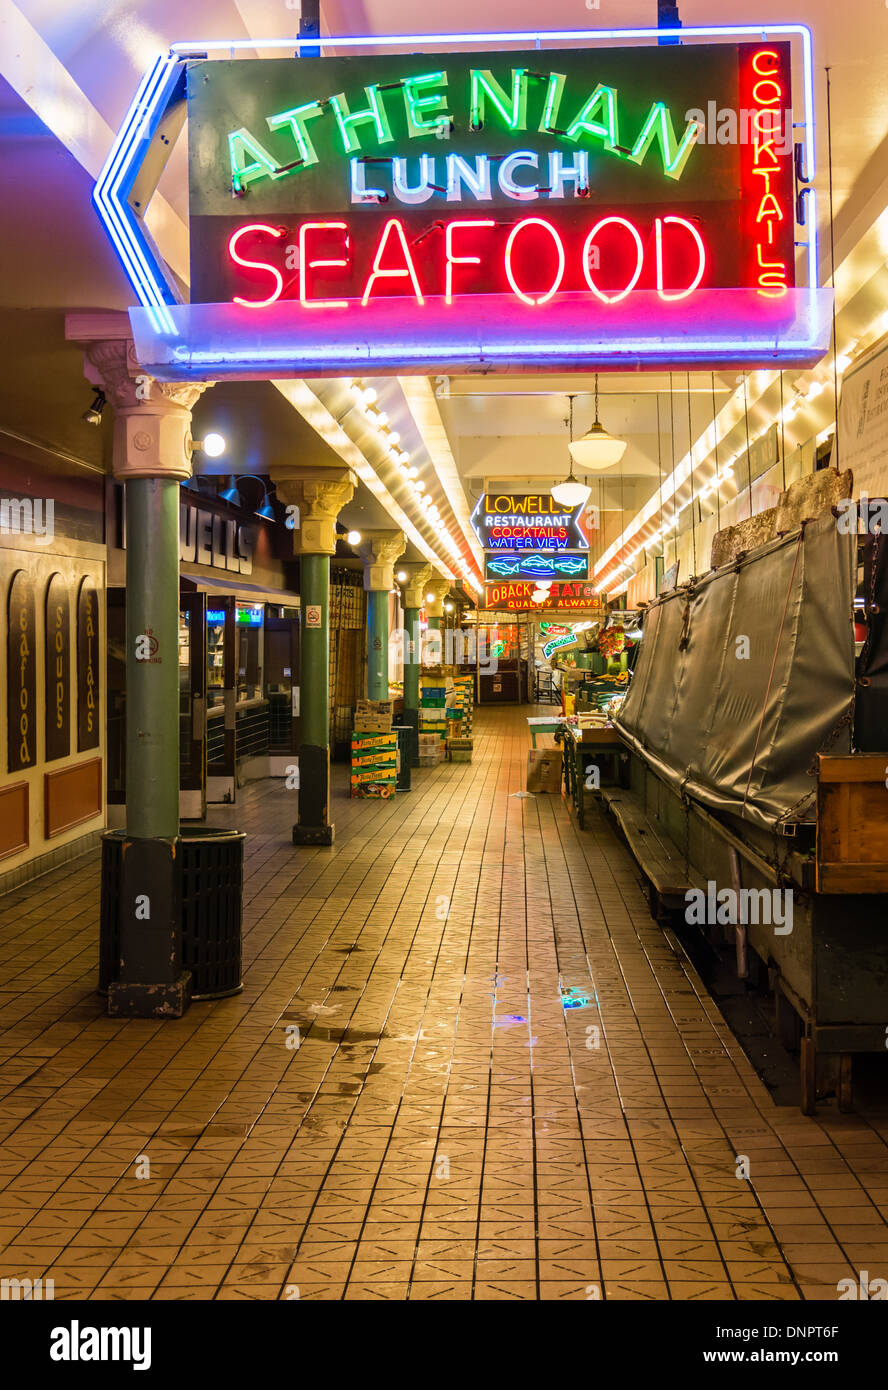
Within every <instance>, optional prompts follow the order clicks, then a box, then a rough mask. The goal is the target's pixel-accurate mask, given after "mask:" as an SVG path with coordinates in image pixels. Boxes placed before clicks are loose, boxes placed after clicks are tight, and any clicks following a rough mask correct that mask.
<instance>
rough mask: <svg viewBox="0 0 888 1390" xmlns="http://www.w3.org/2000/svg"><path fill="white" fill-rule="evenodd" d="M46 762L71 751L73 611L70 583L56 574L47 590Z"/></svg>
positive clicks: (66, 754)
mask: <svg viewBox="0 0 888 1390" xmlns="http://www.w3.org/2000/svg"><path fill="white" fill-rule="evenodd" d="M44 681H45V687H46V689H45V706H46V761H47V762H48V763H51V762H54V761H55V760H56V759H57V758H66V757H67V756H68V754H69V753H70V751H71V613H70V597H69V592H68V584H67V582H66V580H65V579H64V578H63V577H62V575H60V574H54V575H53V576H52V578H51V579H50V581H49V584H48V586H47V590H46V663H45V667H44Z"/></svg>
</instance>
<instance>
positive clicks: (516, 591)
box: [484, 579, 600, 612]
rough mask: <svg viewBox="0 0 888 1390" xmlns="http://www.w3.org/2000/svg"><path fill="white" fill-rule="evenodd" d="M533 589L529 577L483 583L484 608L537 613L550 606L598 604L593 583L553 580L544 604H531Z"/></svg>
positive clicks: (583, 606)
mask: <svg viewBox="0 0 888 1390" xmlns="http://www.w3.org/2000/svg"><path fill="white" fill-rule="evenodd" d="M535 588H536V583H535V581H533V580H527V579H519V580H516V581H514V582H509V583H503V584H485V586H484V607H485V608H494V609H502V608H505V609H507V610H508V611H509V612H532V611H536V612H539V611H540V610H541V609H542V610H543V611H545V610H546V609H550V608H558V609H567V608H573V609H584V610H585V609H590V608H598V607H600V599H599V595H598V590H597V589H596V587H595V585H594V584H589V583H584V582H579V581H577V582H571V581H569V580H565V581H557V582H555V583H553V584H552V587H551V589H550V590H549V598H548V599H547V601H546V602H545V603H534V602H533V601H532V599H531V597H530V596H531V594H532V593H533V591H534V589H535Z"/></svg>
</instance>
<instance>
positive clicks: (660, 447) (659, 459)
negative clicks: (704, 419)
mask: <svg viewBox="0 0 888 1390" xmlns="http://www.w3.org/2000/svg"><path fill="white" fill-rule="evenodd" d="M657 466H658V468H659V470H660V539H661V540H662V541H663V553H664V555H665V553H666V541H665V538H664V537H663V434H662V431H661V429H660V392H659V391H658V392H657Z"/></svg>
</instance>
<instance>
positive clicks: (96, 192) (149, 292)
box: [93, 58, 168, 308]
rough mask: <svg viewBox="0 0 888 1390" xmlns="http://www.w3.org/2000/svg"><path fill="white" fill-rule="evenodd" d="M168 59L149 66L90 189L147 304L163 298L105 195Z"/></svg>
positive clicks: (116, 245) (122, 222)
mask: <svg viewBox="0 0 888 1390" xmlns="http://www.w3.org/2000/svg"><path fill="white" fill-rule="evenodd" d="M167 62H168V60H164V59H163V58H158V60H157V62H156V63H155V65H154V67H153V68H152V69H150V71H149V72H148V73H147V74H146V76H145V78H144V79H143V81H142V85H141V87H140V88H139V91H138V93H137V94H136V98H135V100H134V102H133V104H132V106H131V107H130V110H129V112H128V114H127V117H126V120H125V122H124V126H123V128H122V132H121V134H120V135H119V136H118V138H117V140H116V141H115V143H114V145H112V147H111V152H110V154H109V156H108V159H107V161H106V163H105V166H104V168H103V169H102V171H101V173H100V174H99V177H98V179H97V180H96V185H95V188H94V189H93V202H94V203H95V205H96V207H97V209H98V211H99V215H100V216H101V218H102V221H103V222H104V223H105V226H106V229H107V231H108V232H109V235H110V236H111V239H112V241H113V242H114V245H115V248H116V250H117V252H118V255H119V256H120V258H121V260H122V261H123V264H124V268H125V269H126V271H127V274H128V276H129V279H130V281H131V282H132V283H133V288H134V289H135V290H136V293H137V294H138V296H139V299H140V300H141V302H142V303H143V304H144V305H145V307H146V308H152V307H154V306H156V305H157V304H158V302H162V301H159V296H158V291H157V288H156V286H155V285H154V284H153V282H152V280H151V277H150V275H149V274H145V276H144V278H143V275H142V270H141V267H140V264H139V261H138V259H137V258H136V257H135V255H134V254H133V248H132V244H131V236H128V233H129V231H130V229H129V228H128V226H127V225H126V221H125V219H124V217H123V215H122V212H121V209H120V207H119V206H118V205H117V204H115V203H112V202H111V200H110V198H109V196H108V185H109V184H110V181H111V179H113V178H114V176H115V174H116V173H117V171H118V169H119V168H120V166H121V163H122V161H123V159H124V157H125V155H126V154H127V153H128V150H129V145H130V142H131V135H132V130H133V127H134V124H135V122H136V119H137V117H138V115H139V113H140V111H141V108H142V104H143V100H144V97H145V92H146V89H148V88H149V87H152V90H156V89H157V84H158V82H159V81H160V79H161V78H162V75H163V72H164V70H165V68H166V66H167Z"/></svg>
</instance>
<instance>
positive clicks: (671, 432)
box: [664, 372, 678, 564]
mask: <svg viewBox="0 0 888 1390" xmlns="http://www.w3.org/2000/svg"><path fill="white" fill-rule="evenodd" d="M669 452H670V455H671V458H672V479H673V483H672V520H673V521H677V520H678V518H677V517H676V515H675V506H676V501H675V401H674V393H673V386H672V373H671V372H670V373H669ZM664 558H665V557H664ZM677 559H678V526H676V527H675V529H674V531H673V532H672V563H673V564H675V561H676V560H677Z"/></svg>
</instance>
